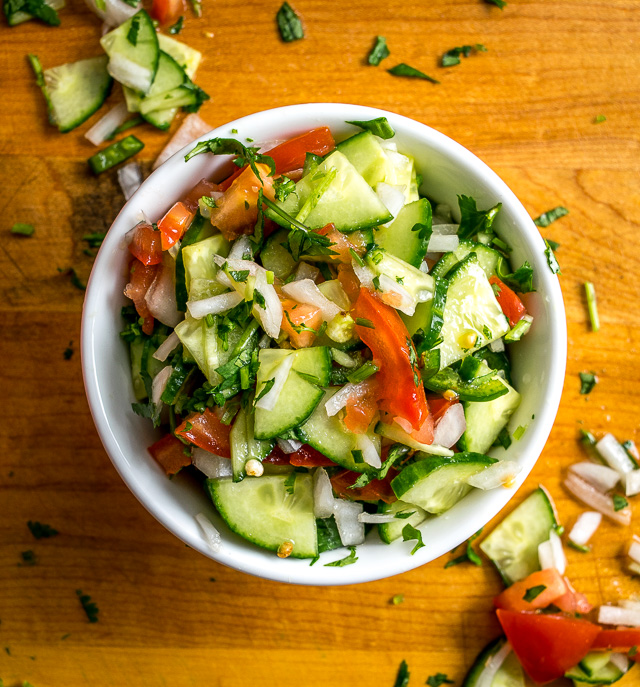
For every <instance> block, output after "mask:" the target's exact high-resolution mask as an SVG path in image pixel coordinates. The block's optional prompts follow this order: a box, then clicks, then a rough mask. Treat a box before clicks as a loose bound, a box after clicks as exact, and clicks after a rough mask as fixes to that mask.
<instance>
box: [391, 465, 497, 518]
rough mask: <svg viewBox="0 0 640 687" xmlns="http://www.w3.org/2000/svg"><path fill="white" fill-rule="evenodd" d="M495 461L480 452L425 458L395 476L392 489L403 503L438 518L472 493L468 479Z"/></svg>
mask: <svg viewBox="0 0 640 687" xmlns="http://www.w3.org/2000/svg"><path fill="white" fill-rule="evenodd" d="M495 462H497V461H496V460H495V459H494V458H490V457H489V456H484V455H482V454H481V453H456V454H455V455H453V456H451V457H449V458H442V457H439V456H427V455H424V457H422V459H421V460H417V461H416V462H415V463H411V464H410V465H407V467H406V468H404V470H402V472H401V473H400V474H399V475H397V476H396V477H394V478H393V480H392V482H391V488H392V489H393V491H394V493H395V495H396V496H397V497H398V498H399V499H401V500H402V501H406V502H407V503H413V504H415V505H416V506H420V508H422V509H424V510H426V511H427V512H428V513H434V514H436V515H437V514H440V513H444V512H445V511H447V510H449V509H450V508H451V507H452V506H454V505H455V504H456V503H457V502H458V501H459V500H460V499H461V498H463V497H464V496H466V495H467V494H468V493H469V492H470V491H471V487H470V486H469V485H468V484H467V480H468V479H469V477H472V476H473V475H475V474H477V473H478V472H480V471H482V470H484V468H486V467H488V466H489V465H491V464H493V463H495Z"/></svg>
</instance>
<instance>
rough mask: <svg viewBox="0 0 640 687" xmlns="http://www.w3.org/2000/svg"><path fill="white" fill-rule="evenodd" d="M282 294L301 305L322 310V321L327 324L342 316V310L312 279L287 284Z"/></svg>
mask: <svg viewBox="0 0 640 687" xmlns="http://www.w3.org/2000/svg"><path fill="white" fill-rule="evenodd" d="M282 292H283V293H285V294H286V295H287V296H289V297H290V298H293V300H295V301H298V302H299V303H305V304H307V305H313V306H315V307H316V308H320V312H321V313H322V319H323V320H324V321H325V322H331V320H333V318H334V317H336V315H339V314H340V308H339V307H338V306H337V305H336V304H335V303H333V302H332V301H330V300H329V299H328V298H327V297H326V296H324V295H323V294H322V292H321V291H320V289H319V288H318V287H317V286H316V285H315V282H314V281H313V280H311V279H301V280H300V281H293V282H291V283H289V284H285V285H284V286H283V287H282Z"/></svg>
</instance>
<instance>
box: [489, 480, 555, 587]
mask: <svg viewBox="0 0 640 687" xmlns="http://www.w3.org/2000/svg"><path fill="white" fill-rule="evenodd" d="M557 525H558V519H557V517H556V510H555V506H554V505H553V501H552V500H551V497H550V496H549V494H548V492H547V491H546V490H545V489H544V488H543V487H538V489H536V490H535V491H534V492H533V494H531V495H530V496H528V497H527V498H526V499H525V500H524V501H523V502H522V503H521V504H520V505H519V506H518V507H517V508H516V509H515V510H514V511H512V512H511V513H510V514H509V515H507V517H506V518H505V519H504V520H503V521H502V522H501V523H500V524H499V525H498V526H497V527H496V528H495V529H494V530H493V532H491V534H490V535H489V536H488V537H486V538H485V539H484V540H483V541H482V543H481V544H480V548H481V549H482V551H484V553H486V554H487V556H489V558H490V559H491V562H492V563H493V564H494V565H495V566H496V568H497V569H498V572H499V573H500V575H501V576H502V579H503V580H504V583H505V584H506V585H507V586H509V585H511V584H513V583H514V582H518V581H519V580H522V579H524V578H525V577H527V575H530V574H531V573H533V572H536V570H540V561H539V559H538V546H539V545H540V544H542V542H545V541H547V540H548V539H549V532H550V531H551V529H552V528H553V527H557Z"/></svg>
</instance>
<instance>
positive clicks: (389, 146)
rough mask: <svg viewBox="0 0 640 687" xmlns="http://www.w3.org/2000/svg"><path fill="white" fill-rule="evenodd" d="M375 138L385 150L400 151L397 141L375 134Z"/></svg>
mask: <svg viewBox="0 0 640 687" xmlns="http://www.w3.org/2000/svg"><path fill="white" fill-rule="evenodd" d="M375 139H376V141H378V143H379V144H380V147H381V148H382V149H383V150H392V151H393V152H394V153H397V152H398V144H397V143H396V142H395V141H390V140H389V139H388V138H380V136H375Z"/></svg>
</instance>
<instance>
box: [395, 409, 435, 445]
mask: <svg viewBox="0 0 640 687" xmlns="http://www.w3.org/2000/svg"><path fill="white" fill-rule="evenodd" d="M396 421H397V420H396ZM434 429H435V418H434V417H433V415H431V413H429V415H428V416H427V417H426V418H425V420H424V422H423V423H422V425H421V426H420V429H414V430H413V431H412V432H409V434H411V438H412V439H415V440H416V441H419V442H420V443H421V444H433V432H434Z"/></svg>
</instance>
